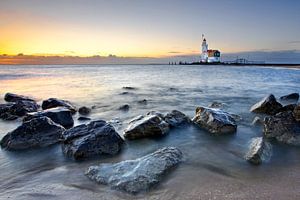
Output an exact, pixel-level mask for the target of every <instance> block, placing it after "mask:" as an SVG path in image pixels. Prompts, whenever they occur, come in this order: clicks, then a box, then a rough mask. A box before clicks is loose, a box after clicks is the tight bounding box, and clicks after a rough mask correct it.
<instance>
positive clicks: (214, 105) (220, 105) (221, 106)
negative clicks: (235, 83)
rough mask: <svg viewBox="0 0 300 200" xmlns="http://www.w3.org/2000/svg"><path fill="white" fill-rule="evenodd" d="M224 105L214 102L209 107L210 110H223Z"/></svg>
mask: <svg viewBox="0 0 300 200" xmlns="http://www.w3.org/2000/svg"><path fill="white" fill-rule="evenodd" d="M223 106H224V104H223V103H221V102H217V101H215V102H212V103H211V104H210V105H209V106H208V107H210V108H223Z"/></svg>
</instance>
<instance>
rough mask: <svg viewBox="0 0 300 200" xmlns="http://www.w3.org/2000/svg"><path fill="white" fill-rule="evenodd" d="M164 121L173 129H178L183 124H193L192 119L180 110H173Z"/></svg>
mask: <svg viewBox="0 0 300 200" xmlns="http://www.w3.org/2000/svg"><path fill="white" fill-rule="evenodd" d="M163 119H164V121H165V122H167V123H168V124H169V125H170V126H171V127H177V126H180V125H183V124H189V123H191V119H190V118H189V117H188V116H186V115H185V114H183V113H182V112H180V111H178V110H173V111H171V112H170V113H167V114H166V115H165V116H164V117H163Z"/></svg>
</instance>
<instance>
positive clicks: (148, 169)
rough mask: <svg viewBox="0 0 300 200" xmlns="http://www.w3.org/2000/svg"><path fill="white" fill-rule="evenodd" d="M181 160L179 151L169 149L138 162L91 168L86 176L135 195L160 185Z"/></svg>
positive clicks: (131, 161)
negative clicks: (165, 175) (164, 176)
mask: <svg viewBox="0 0 300 200" xmlns="http://www.w3.org/2000/svg"><path fill="white" fill-rule="evenodd" d="M181 160H182V152H181V151H180V150H179V149H177V148H175V147H167V148H162V149H159V150H157V151H156V152H154V153H151V154H149V155H146V156H144V157H141V158H138V159H136V160H127V161H122V162H119V163H115V164H100V165H99V166H91V167H89V168H88V170H87V171H86V172H85V174H86V176H87V177H89V178H90V179H91V180H93V181H96V182H97V183H100V184H104V185H109V186H110V187H111V188H113V189H118V190H122V191H126V192H128V193H133V194H135V193H138V192H141V191H146V190H149V189H150V188H151V187H152V186H154V185H156V184H158V183H159V182H160V181H161V180H162V179H163V175H164V174H166V173H167V172H169V171H170V170H171V169H172V168H174V167H175V166H176V165H178V164H179V163H180V162H181Z"/></svg>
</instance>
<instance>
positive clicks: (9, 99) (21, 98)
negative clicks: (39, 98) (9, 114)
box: [4, 93, 35, 102]
mask: <svg viewBox="0 0 300 200" xmlns="http://www.w3.org/2000/svg"><path fill="white" fill-rule="evenodd" d="M4 100H5V101H7V102H17V101H35V100H34V99H32V98H30V97H27V96H23V95H18V94H13V93H6V94H5V96H4Z"/></svg>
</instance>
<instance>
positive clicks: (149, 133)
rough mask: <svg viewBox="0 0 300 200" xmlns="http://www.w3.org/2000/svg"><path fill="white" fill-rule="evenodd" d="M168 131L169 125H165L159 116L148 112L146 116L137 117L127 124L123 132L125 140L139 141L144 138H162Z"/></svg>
mask: <svg viewBox="0 0 300 200" xmlns="http://www.w3.org/2000/svg"><path fill="white" fill-rule="evenodd" d="M168 131H169V124H168V123H166V122H165V121H164V120H163V118H162V117H161V116H160V114H157V113H155V112H150V113H148V114H147V115H146V116H138V117H136V118H134V119H133V120H132V121H131V122H129V125H128V127H127V128H126V129H125V130H124V137H125V138H126V139H139V138H145V137H154V136H163V135H165V134H166V133H167V132H168Z"/></svg>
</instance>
